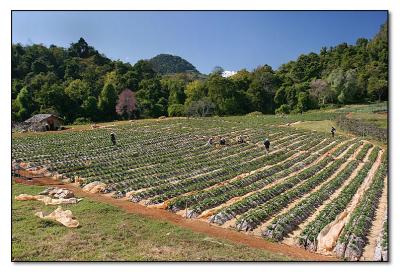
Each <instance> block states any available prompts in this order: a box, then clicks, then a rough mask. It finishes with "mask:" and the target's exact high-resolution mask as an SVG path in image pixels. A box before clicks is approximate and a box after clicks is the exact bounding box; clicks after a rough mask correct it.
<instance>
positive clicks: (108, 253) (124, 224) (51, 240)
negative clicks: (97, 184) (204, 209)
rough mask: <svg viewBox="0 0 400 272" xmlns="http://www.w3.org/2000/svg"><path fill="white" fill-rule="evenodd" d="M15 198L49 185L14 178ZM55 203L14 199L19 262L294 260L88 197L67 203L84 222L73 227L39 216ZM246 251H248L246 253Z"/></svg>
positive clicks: (14, 245)
mask: <svg viewBox="0 0 400 272" xmlns="http://www.w3.org/2000/svg"><path fill="white" fill-rule="evenodd" d="M12 190H13V197H14V196H15V195H19V194H21V193H27V194H36V193H38V192H40V191H42V190H43V187H38V186H26V185H21V184H15V183H13V189H12ZM55 208H56V207H55V206H45V205H44V204H42V203H41V202H38V201H15V200H13V203H12V223H13V226H12V258H13V260H15V261H52V260H64V261H78V260H85V261H102V260H107V261H113V260H115V261H117V260H118V261H122V260H124V261H203V260H207V261H208V260H215V261H222V260H231V261H239V260H240V261H250V260H257V261H269V260H289V259H288V258H287V257H285V256H281V255H278V254H274V253H270V252H267V251H265V250H259V249H253V248H248V247H246V246H242V245H235V244H233V243H231V242H228V241H224V240H219V239H214V238H211V237H208V236H207V235H204V234H199V233H195V232H192V231H191V230H187V229H184V228H180V227H178V226H175V225H172V224H170V223H167V222H163V221H158V220H154V219H149V218H144V217H141V216H136V215H132V214H126V213H124V212H123V211H121V210H119V209H118V208H115V207H112V206H109V205H106V204H102V203H96V202H93V201H90V200H87V199H84V200H82V201H81V202H80V203H79V204H76V205H68V206H64V207H63V208H64V209H70V210H71V211H72V212H73V214H74V215H75V216H76V217H77V219H78V220H79V222H80V224H81V227H79V228H77V229H68V228H66V227H64V226H62V225H60V224H58V223H56V222H55V223H53V222H51V221H47V220H42V219H39V218H38V217H36V216H35V215H34V213H35V212H37V211H45V212H50V211H52V210H54V209H55ZM244 253H245V254H244Z"/></svg>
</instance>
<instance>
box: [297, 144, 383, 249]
mask: <svg viewBox="0 0 400 272" xmlns="http://www.w3.org/2000/svg"><path fill="white" fill-rule="evenodd" d="M374 153H375V152H374V150H373V152H371V154H370V158H369V161H368V162H367V163H365V165H364V167H363V168H362V169H361V170H360V172H359V173H358V175H357V176H356V177H355V178H354V179H353V180H352V181H351V182H350V183H349V184H348V185H346V186H345V188H343V190H342V191H341V192H340V194H339V195H338V196H337V197H336V198H334V199H333V200H332V201H331V202H330V203H329V204H328V205H326V206H325V208H324V209H323V210H322V211H321V212H320V213H319V214H318V215H317V217H316V218H315V219H314V220H313V221H312V222H311V223H309V224H308V225H307V226H306V227H305V228H304V230H303V231H302V232H301V234H300V236H299V240H298V243H299V245H300V246H302V247H304V248H307V249H309V250H312V251H315V250H316V249H317V246H318V245H317V236H318V234H319V233H320V232H321V230H322V229H323V228H324V227H325V226H326V225H328V224H329V223H330V222H332V221H333V220H334V219H335V218H336V217H337V216H338V215H339V214H340V213H341V212H342V211H344V209H345V208H346V207H347V205H348V204H349V203H350V201H351V200H352V198H353V196H354V194H355V193H356V192H357V190H358V188H359V187H360V185H361V184H362V183H363V182H364V180H365V179H366V177H367V175H368V173H369V172H370V170H371V167H372V165H373V163H374V162H375V161H372V159H373V158H374V157H375V155H374ZM371 157H372V159H371ZM375 159H376V157H375Z"/></svg>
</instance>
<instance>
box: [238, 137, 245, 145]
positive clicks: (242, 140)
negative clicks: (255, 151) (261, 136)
mask: <svg viewBox="0 0 400 272" xmlns="http://www.w3.org/2000/svg"><path fill="white" fill-rule="evenodd" d="M237 142H238V144H243V143H244V139H243V137H242V135H240V136H239V137H238V140H237Z"/></svg>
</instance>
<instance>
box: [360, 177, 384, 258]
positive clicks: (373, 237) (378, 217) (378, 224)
mask: <svg viewBox="0 0 400 272" xmlns="http://www.w3.org/2000/svg"><path fill="white" fill-rule="evenodd" d="M384 182H385V183H384V184H385V185H384V187H383V192H382V196H381V198H380V200H379V204H378V208H377V210H376V214H375V219H374V221H373V222H372V226H371V230H370V232H369V235H368V237H367V240H368V244H367V245H366V246H365V247H364V253H363V255H362V256H361V258H360V260H363V261H372V260H373V259H374V253H375V247H376V243H377V239H378V237H379V235H380V234H381V232H382V228H383V222H384V221H385V216H386V212H387V200H388V199H387V186H388V184H387V177H386V178H385V181H384Z"/></svg>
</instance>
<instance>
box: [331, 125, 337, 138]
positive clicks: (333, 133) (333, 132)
mask: <svg viewBox="0 0 400 272" xmlns="http://www.w3.org/2000/svg"><path fill="white" fill-rule="evenodd" d="M335 131H336V128H334V127H332V129H331V133H332V137H335Z"/></svg>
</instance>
